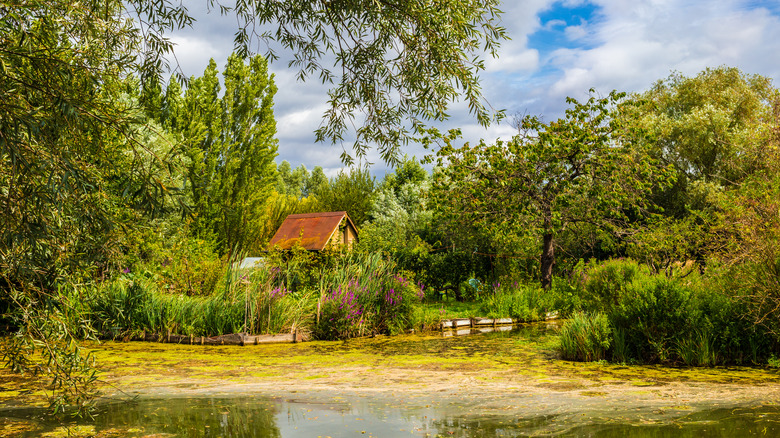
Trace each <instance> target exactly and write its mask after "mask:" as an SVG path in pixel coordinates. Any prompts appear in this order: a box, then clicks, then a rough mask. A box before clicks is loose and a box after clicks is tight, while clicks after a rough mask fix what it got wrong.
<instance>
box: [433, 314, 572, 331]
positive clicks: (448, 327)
mask: <svg viewBox="0 0 780 438" xmlns="http://www.w3.org/2000/svg"><path fill="white" fill-rule="evenodd" d="M557 318H558V312H549V313H547V314H546V315H545V318H544V320H546V321H549V320H551V319H557ZM525 323H527V321H521V320H516V319H512V318H495V319H492V318H456V319H449V320H444V321H442V322H441V331H442V334H443V335H444V336H464V335H476V334H480V333H492V332H504V331H509V330H512V328H513V327H514V326H516V325H520V324H525Z"/></svg>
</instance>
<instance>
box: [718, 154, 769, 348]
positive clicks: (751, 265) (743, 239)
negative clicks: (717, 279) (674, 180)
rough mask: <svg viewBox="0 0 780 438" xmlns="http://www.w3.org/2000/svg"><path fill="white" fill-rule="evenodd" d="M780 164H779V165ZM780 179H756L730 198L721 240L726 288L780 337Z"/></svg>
mask: <svg viewBox="0 0 780 438" xmlns="http://www.w3.org/2000/svg"><path fill="white" fill-rule="evenodd" d="M778 164H780V160H777V161H775V166H778ZM778 183H780V178H778V177H777V176H776V174H774V175H773V174H767V175H756V176H755V177H753V178H751V179H749V180H747V181H745V182H744V183H743V184H742V185H741V186H740V187H739V188H738V189H737V190H734V191H732V192H730V193H729V195H728V196H725V197H724V198H723V199H722V203H721V204H720V205H721V207H722V208H723V213H722V215H723V223H724V226H723V227H722V229H721V233H722V234H721V236H722V237H723V241H724V250H723V256H722V258H723V260H724V261H725V262H726V265H727V269H726V273H725V275H724V276H723V286H724V288H725V289H726V290H727V291H729V292H730V293H731V294H732V296H734V298H735V299H737V300H739V301H741V302H743V303H744V304H745V306H746V310H747V315H746V316H747V317H748V318H749V319H750V320H751V321H752V322H754V323H755V324H758V325H760V326H762V328H763V329H764V330H767V331H769V332H770V333H773V334H774V336H775V337H776V338H777V337H778V336H779V335H780V311H778V308H779V306H778V304H780V248H778V244H777V243H778V241H780V200H779V199H780V185H779V184H778Z"/></svg>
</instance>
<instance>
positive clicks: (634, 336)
mask: <svg viewBox="0 0 780 438" xmlns="http://www.w3.org/2000/svg"><path fill="white" fill-rule="evenodd" d="M690 297H691V291H690V290H689V289H688V288H686V287H684V286H682V285H680V284H679V283H678V282H676V281H674V280H671V279H667V278H665V277H662V276H642V277H640V278H637V279H635V280H634V282H632V283H631V284H630V285H627V286H626V287H625V289H624V292H623V293H622V294H621V295H620V299H619V301H618V302H617V303H616V305H614V306H613V307H612V308H611V309H608V310H607V312H609V313H607V315H608V317H609V320H610V323H611V324H612V326H613V327H615V328H618V329H621V330H622V331H623V332H624V334H625V339H626V343H627V344H628V347H629V354H630V356H631V357H634V358H637V359H639V360H641V361H646V362H656V361H661V362H665V361H670V360H672V359H674V358H675V355H674V350H673V349H674V346H675V345H676V343H677V341H678V340H679V339H682V338H683V337H684V336H685V335H687V333H688V332H689V330H690V329H691V328H692V327H691V319H690V316H691V312H690V310H689V306H688V304H689V300H690Z"/></svg>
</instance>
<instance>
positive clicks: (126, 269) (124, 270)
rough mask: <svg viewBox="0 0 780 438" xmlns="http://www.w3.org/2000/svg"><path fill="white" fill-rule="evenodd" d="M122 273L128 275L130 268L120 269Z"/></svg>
mask: <svg viewBox="0 0 780 438" xmlns="http://www.w3.org/2000/svg"><path fill="white" fill-rule="evenodd" d="M122 273H123V274H129V273H130V268H124V269H122Z"/></svg>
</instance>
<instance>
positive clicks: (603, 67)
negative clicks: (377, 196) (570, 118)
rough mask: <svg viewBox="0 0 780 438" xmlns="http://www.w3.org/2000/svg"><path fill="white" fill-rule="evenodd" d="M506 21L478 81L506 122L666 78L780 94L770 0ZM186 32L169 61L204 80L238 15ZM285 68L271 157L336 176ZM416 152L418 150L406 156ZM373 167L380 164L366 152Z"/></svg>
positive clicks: (622, 1)
mask: <svg viewBox="0 0 780 438" xmlns="http://www.w3.org/2000/svg"><path fill="white" fill-rule="evenodd" d="M501 9H502V10H503V11H504V15H503V25H504V26H505V27H506V28H507V31H508V34H509V36H510V37H511V40H510V41H505V42H504V43H503V44H502V47H501V51H500V56H499V57H498V58H497V59H492V58H490V59H488V62H487V63H486V65H487V71H485V72H483V73H481V75H480V77H481V78H482V79H483V92H484V94H485V97H486V98H487V100H488V101H489V103H490V105H491V106H493V107H494V108H497V109H504V110H506V112H507V114H509V115H512V114H538V115H541V116H543V117H544V119H545V120H554V119H555V118H557V117H560V115H561V114H562V113H563V111H564V108H565V101H564V99H565V98H566V96H572V97H575V98H584V97H586V96H587V92H588V90H589V89H590V88H595V89H596V90H597V92H600V93H603V94H606V93H608V92H610V91H611V90H618V91H629V92H630V91H642V90H645V89H647V88H648V87H650V86H651V85H652V84H653V83H654V82H655V81H657V80H659V79H663V78H665V77H667V76H668V75H669V74H670V73H671V72H673V71H679V72H681V73H683V74H685V75H688V76H693V75H696V74H697V73H698V72H700V71H702V70H704V69H705V68H707V67H718V66H722V65H726V66H733V67H738V68H740V69H741V70H742V71H743V72H745V73H750V74H760V75H764V76H767V77H769V78H772V79H773V80H774V82H775V86H780V61H778V60H780V58H779V57H778V56H779V54H780V1H778V0H709V1H696V0H596V1H580V0H563V1H552V0H514V1H512V0H506V1H504V3H503V5H502V7H501ZM190 10H191V12H192V13H193V15H195V16H196V17H197V19H198V21H197V23H196V24H195V25H194V27H193V28H192V29H186V30H183V31H179V32H176V33H175V34H173V35H172V40H173V41H174V42H175V43H176V44H177V48H176V57H177V60H178V62H179V65H180V67H181V68H182V70H183V71H184V73H185V74H186V75H187V76H192V75H195V76H199V75H201V74H202V73H203V70H204V69H205V67H206V65H207V63H208V61H209V59H210V58H214V60H215V61H216V62H217V64H218V65H219V66H220V69H221V68H222V66H223V65H224V64H225V61H226V60H227V57H228V55H229V54H230V52H231V51H232V47H233V32H234V29H235V26H236V23H235V18H233V19H231V18H229V17H220V16H219V14H218V13H217V12H212V13H207V11H206V10H197V9H194V8H191V9H190ZM286 67H287V64H286V62H277V63H274V64H273V65H272V66H271V70H272V72H273V73H274V74H275V77H276V84H277V86H278V88H279V91H278V93H277V95H276V99H275V114H276V119H277V125H278V134H277V137H278V139H279V157H278V158H277V162H281V161H282V160H287V161H289V162H290V163H291V164H292V165H293V167H295V166H298V165H300V164H304V165H305V166H306V167H307V168H308V169H312V168H313V167H314V166H317V165H319V166H322V167H323V168H324V169H325V170H326V173H328V174H329V175H333V174H335V173H336V172H337V171H338V169H340V168H341V167H342V166H341V163H340V161H339V155H340V153H341V148H340V147H339V146H332V145H329V144H317V143H314V134H313V131H314V130H315V129H316V128H317V127H318V126H319V123H320V120H321V117H322V113H323V111H324V110H325V108H326V106H325V101H326V98H327V96H326V91H327V90H326V88H325V87H324V86H322V85H320V84H319V83H318V82H317V81H310V82H307V83H301V82H297V81H296V80H295V78H294V75H295V72H294V71H292V70H288V69H287V68H286ZM450 114H451V115H452V118H451V119H450V120H449V121H448V122H447V123H446V124H445V125H443V126H442V127H443V128H447V129H449V128H461V129H462V131H463V134H464V141H470V142H476V141H479V139H485V140H488V141H492V140H495V139H496V138H498V137H509V136H511V135H512V133H513V130H512V128H511V126H509V124H508V123H507V122H504V123H503V124H501V125H496V126H491V127H489V128H487V129H485V128H482V127H481V126H479V125H478V124H476V122H475V121H474V120H473V119H472V118H471V117H470V116H469V114H468V111H467V109H466V108H465V107H463V106H462V105H455V107H454V108H453V110H452V111H451V112H450ZM407 152H408V153H409V154H410V155H415V154H416V155H418V156H421V155H422V154H423V153H424V152H423V150H422V149H421V148H416V147H411V148H409V149H407ZM369 159H370V160H371V161H373V162H374V165H373V167H372V171H373V173H374V174H376V175H378V176H380V177H381V176H382V175H383V174H384V173H385V170H386V168H387V166H386V165H385V164H384V163H382V162H381V160H380V159H379V158H377V157H376V155H375V154H374V155H373V156H370V157H369Z"/></svg>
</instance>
